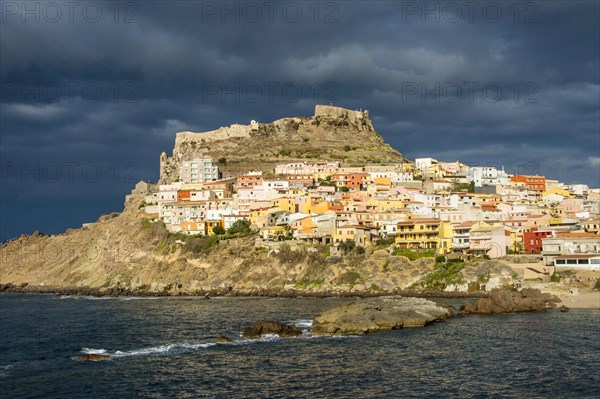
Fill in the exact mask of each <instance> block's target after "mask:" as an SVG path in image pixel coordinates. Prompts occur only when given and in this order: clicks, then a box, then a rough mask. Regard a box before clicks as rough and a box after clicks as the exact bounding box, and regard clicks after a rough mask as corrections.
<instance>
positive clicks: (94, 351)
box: [81, 348, 106, 355]
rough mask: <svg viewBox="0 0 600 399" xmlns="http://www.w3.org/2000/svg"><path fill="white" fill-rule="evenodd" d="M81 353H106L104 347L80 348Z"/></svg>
mask: <svg viewBox="0 0 600 399" xmlns="http://www.w3.org/2000/svg"><path fill="white" fill-rule="evenodd" d="M81 353H83V354H85V355H104V354H106V349H94V348H81Z"/></svg>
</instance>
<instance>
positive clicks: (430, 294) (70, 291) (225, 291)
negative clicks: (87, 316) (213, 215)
mask: <svg viewBox="0 0 600 399" xmlns="http://www.w3.org/2000/svg"><path fill="white" fill-rule="evenodd" d="M0 293H14V294H54V295H74V296H93V297H105V296H106V297H134V296H136V297H257V298H372V297H381V296H406V297H414V298H449V299H451V298H457V299H476V298H487V297H488V293H487V292H472V293H467V292H448V291H413V290H393V291H366V292H365V291H340V290H336V289H323V290H319V291H306V290H294V289H291V290H290V289H279V288H270V289H261V288H256V289H245V290H244V289H243V290H236V289H234V288H230V287H226V288H222V289H212V290H209V291H203V290H197V291H194V292H187V291H165V292H155V291H145V290H127V289H122V288H107V289H100V288H88V287H57V286H35V285H29V284H27V285H24V284H22V285H19V286H17V285H13V284H10V283H9V284H0Z"/></svg>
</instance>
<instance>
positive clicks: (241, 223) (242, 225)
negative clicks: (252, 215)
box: [227, 219, 250, 235]
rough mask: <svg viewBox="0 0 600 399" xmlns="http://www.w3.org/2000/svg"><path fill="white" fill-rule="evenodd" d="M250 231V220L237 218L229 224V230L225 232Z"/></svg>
mask: <svg viewBox="0 0 600 399" xmlns="http://www.w3.org/2000/svg"><path fill="white" fill-rule="evenodd" d="M249 232H250V221H248V220H246V219H240V220H237V221H236V222H235V223H234V224H232V225H231V227H230V228H229V230H227V234H231V235H234V234H248V233H249Z"/></svg>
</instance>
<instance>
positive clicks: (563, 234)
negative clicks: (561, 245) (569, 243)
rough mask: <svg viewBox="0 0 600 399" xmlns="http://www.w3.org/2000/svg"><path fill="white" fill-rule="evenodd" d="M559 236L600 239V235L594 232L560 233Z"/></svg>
mask: <svg viewBox="0 0 600 399" xmlns="http://www.w3.org/2000/svg"><path fill="white" fill-rule="evenodd" d="M557 237H559V238H597V239H598V240H600V235H598V234H594V233H559V234H557Z"/></svg>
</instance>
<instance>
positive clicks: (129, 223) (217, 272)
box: [0, 192, 513, 296]
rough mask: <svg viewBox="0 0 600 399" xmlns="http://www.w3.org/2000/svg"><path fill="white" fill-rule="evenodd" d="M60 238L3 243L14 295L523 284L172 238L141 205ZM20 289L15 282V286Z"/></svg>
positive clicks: (476, 267)
mask: <svg viewBox="0 0 600 399" xmlns="http://www.w3.org/2000/svg"><path fill="white" fill-rule="evenodd" d="M143 200H144V193H143V192H140V193H135V192H134V193H133V194H132V195H130V196H128V198H127V202H126V206H125V210H124V211H123V212H121V213H114V214H109V215H104V216H102V217H100V218H99V219H98V221H97V222H95V223H92V224H89V225H86V226H85V227H83V228H80V229H75V230H68V231H66V232H65V233H63V234H58V235H52V236H50V235H43V234H39V233H35V234H33V235H23V236H21V237H20V238H18V239H16V240H13V241H11V242H8V243H5V244H3V246H2V273H1V276H0V283H1V284H3V285H4V287H3V288H4V289H9V290H18V291H47V292H64V293H70V292H73V293H82V294H85V293H89V294H99V295H102V294H127V295H134V294H160V295H180V294H185V295H199V294H200V295H203V294H207V293H208V294H211V295H214V294H231V295H313V296H321V295H383V294H386V293H398V292H401V291H405V290H412V291H443V290H444V289H446V290H448V291H455V290H458V291H461V292H463V293H467V292H468V291H469V290H471V291H476V290H478V289H479V288H482V285H485V284H481V283H482V282H483V281H485V282H486V283H487V287H488V288H487V289H490V288H494V287H497V286H502V285H509V284H512V283H513V279H512V273H511V272H510V269H509V268H508V267H507V266H505V265H503V264H502V262H498V261H483V260H482V261H479V262H478V263H473V264H468V265H465V267H464V268H462V269H461V271H460V273H455V274H447V273H446V274H443V273H442V274H440V270H439V269H438V266H439V265H436V262H435V260H434V259H433V258H423V259H419V260H415V261H411V260H409V259H407V258H405V257H403V256H395V255H391V254H390V253H389V251H388V249H387V248H384V247H373V248H369V249H368V250H367V251H366V252H365V253H357V252H355V251H352V252H350V253H347V254H337V255H336V254H331V253H330V250H331V249H330V248H328V247H325V246H315V245H310V244H305V243H301V242H295V241H288V242H283V243H266V242H262V240H260V239H259V238H258V236H257V235H255V234H249V235H248V236H245V237H242V238H237V239H231V240H223V241H215V240H209V239H205V238H193V237H190V238H187V239H185V241H181V239H180V237H177V236H175V235H173V234H170V233H168V232H167V231H166V230H165V228H164V225H162V223H161V222H159V221H153V219H154V218H153V216H152V215H148V214H146V213H145V212H144V210H143V208H140V204H142V202H143ZM7 284H10V285H7Z"/></svg>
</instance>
